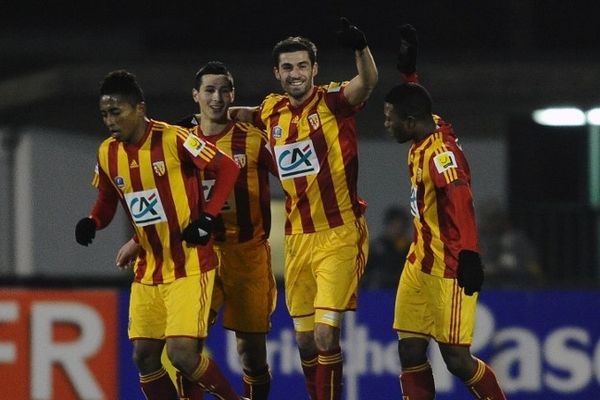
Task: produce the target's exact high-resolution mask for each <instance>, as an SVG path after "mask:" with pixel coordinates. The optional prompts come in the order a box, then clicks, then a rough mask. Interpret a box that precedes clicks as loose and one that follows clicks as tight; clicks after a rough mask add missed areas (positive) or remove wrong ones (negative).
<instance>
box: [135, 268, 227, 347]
mask: <svg viewBox="0 0 600 400" xmlns="http://www.w3.org/2000/svg"><path fill="white" fill-rule="evenodd" d="M214 280H215V270H211V271H208V272H203V273H201V274H200V275H193V276H187V277H184V278H178V279H176V280H175V281H173V282H171V283H165V284H162V285H145V284H141V283H137V282H133V283H132V284H131V295H130V302H129V327H128V330H127V331H128V332H127V333H128V335H129V339H132V340H133V339H165V338H167V337H170V336H187V337H192V338H205V337H206V335H207V331H208V314H209V311H210V298H211V294H212V291H213V286H214Z"/></svg>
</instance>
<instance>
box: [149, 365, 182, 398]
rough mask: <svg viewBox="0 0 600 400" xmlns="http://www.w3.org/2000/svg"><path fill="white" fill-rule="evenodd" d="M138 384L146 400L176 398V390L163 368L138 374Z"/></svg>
mask: <svg viewBox="0 0 600 400" xmlns="http://www.w3.org/2000/svg"><path fill="white" fill-rule="evenodd" d="M140 386H141V387H142V392H144V394H145V395H146V398H147V399H148V400H177V390H176V389H175V385H174V384H173V381H172V380H171V378H170V377H169V374H168V373H167V371H166V370H165V369H164V368H161V369H159V370H158V371H156V372H153V373H151V374H148V375H140Z"/></svg>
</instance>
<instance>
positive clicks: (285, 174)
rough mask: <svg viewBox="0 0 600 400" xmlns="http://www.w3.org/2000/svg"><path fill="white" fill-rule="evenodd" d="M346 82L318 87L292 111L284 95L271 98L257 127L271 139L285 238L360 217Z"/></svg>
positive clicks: (352, 109)
mask: <svg viewBox="0 0 600 400" xmlns="http://www.w3.org/2000/svg"><path fill="white" fill-rule="evenodd" d="M346 84H347V82H344V83H335V82H332V83H330V84H329V85H324V86H317V87H315V88H314V89H313V93H312V95H311V96H310V98H308V99H307V100H306V102H305V103H304V104H303V105H302V106H299V107H293V106H292V105H291V104H290V101H289V99H288V97H287V96H286V95H281V94H271V95H269V96H267V97H266V98H265V100H264V101H263V103H262V104H261V106H260V109H259V112H258V113H257V121H256V124H257V125H258V126H259V127H261V128H264V130H265V131H266V132H267V134H268V135H269V142H270V144H271V148H272V151H273V156H274V159H275V164H276V167H277V171H278V174H279V178H280V180H281V185H282V187H283V190H284V192H285V195H286V205H285V207H286V213H287V216H286V222H285V233H286V234H287V235H290V234H296V233H311V232H317V231H321V230H325V229H330V228H334V227H336V226H340V225H343V224H346V223H349V222H351V221H354V220H356V218H357V217H359V216H360V215H362V214H363V213H364V210H365V208H366V202H365V201H364V200H362V199H361V198H360V197H359V196H358V193H357V181H358V149H357V138H356V124H355V120H354V115H355V113H356V112H357V111H358V110H359V109H360V108H361V106H359V107H353V106H351V105H350V104H349V103H348V102H347V100H346V98H345V97H344V95H343V92H344V87H345V86H346Z"/></svg>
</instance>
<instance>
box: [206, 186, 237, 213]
mask: <svg viewBox="0 0 600 400" xmlns="http://www.w3.org/2000/svg"><path fill="white" fill-rule="evenodd" d="M214 187H215V180H214V179H202V194H203V195H204V200H205V201H206V202H207V203H209V202H210V200H211V199H212V194H213V189H214ZM234 196H235V190H232V191H231V192H230V193H229V197H228V198H227V200H225V203H224V204H223V207H222V208H221V212H222V213H227V212H233V211H235V208H234V207H233V206H234V205H235V201H234Z"/></svg>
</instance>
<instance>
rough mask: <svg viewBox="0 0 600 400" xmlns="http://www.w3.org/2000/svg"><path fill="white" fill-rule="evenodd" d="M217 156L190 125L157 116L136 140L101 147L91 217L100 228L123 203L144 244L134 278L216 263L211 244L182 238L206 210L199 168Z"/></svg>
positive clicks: (164, 279) (163, 277) (189, 271)
mask: <svg viewBox="0 0 600 400" xmlns="http://www.w3.org/2000/svg"><path fill="white" fill-rule="evenodd" d="M217 154H218V150H217V149H216V148H215V147H214V146H213V145H212V144H211V143H207V142H205V141H204V140H201V139H200V138H198V137H196V136H194V135H192V134H190V133H189V132H188V131H187V130H186V129H184V128H181V127H178V126H174V125H168V124H166V123H164V122H160V121H154V120H151V121H150V123H149V124H148V128H147V131H146V133H145V134H144V137H143V139H142V140H141V141H140V142H139V143H137V144H127V143H123V142H120V141H118V140H116V139H114V138H108V139H106V140H104V142H102V144H101V145H100V147H99V149H98V165H97V169H96V174H95V177H94V182H93V184H94V186H96V187H97V188H98V189H99V195H98V201H97V203H96V207H94V210H93V211H92V213H91V216H92V218H94V219H95V220H96V224H97V226H98V229H101V228H103V227H105V226H106V225H108V224H109V223H110V220H111V219H112V217H113V215H114V211H115V209H116V203H117V202H118V201H120V202H121V203H122V205H123V207H124V209H125V211H126V212H127V215H128V217H129V219H130V221H131V224H132V226H133V228H134V229H135V233H136V235H137V237H138V239H139V244H140V245H141V247H142V250H141V252H140V255H139V257H138V260H137V262H136V265H135V268H134V274H135V277H134V280H135V281H136V282H140V283H144V284H153V285H154V284H160V283H168V282H172V281H173V280H175V279H177V278H180V277H183V276H190V275H197V274H199V273H200V271H208V270H210V269H213V268H215V266H216V265H217V263H216V256H215V254H214V252H213V250H212V246H211V245H210V244H209V245H207V246H188V245H187V244H186V243H185V242H182V239H181V232H182V230H183V228H185V227H186V226H187V225H188V224H189V223H190V221H191V220H193V219H196V218H198V216H199V214H200V212H201V211H202V196H201V192H200V188H199V184H198V170H199V169H205V168H214V167H215V164H217V163H213V162H212V161H213V160H216V155H217ZM106 210H112V214H111V212H110V211H109V212H107V211H106Z"/></svg>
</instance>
